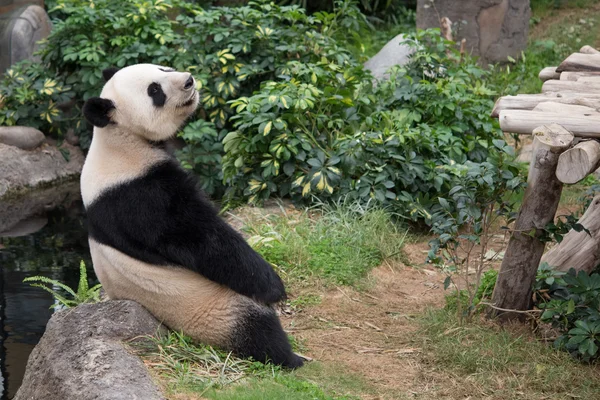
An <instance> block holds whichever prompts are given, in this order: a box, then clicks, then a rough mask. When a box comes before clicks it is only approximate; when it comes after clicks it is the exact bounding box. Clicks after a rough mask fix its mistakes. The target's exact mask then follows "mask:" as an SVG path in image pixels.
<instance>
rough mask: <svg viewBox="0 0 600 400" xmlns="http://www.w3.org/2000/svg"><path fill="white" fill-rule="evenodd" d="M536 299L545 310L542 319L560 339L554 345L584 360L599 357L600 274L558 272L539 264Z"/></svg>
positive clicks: (535, 287) (535, 289) (546, 265)
mask: <svg viewBox="0 0 600 400" xmlns="http://www.w3.org/2000/svg"><path fill="white" fill-rule="evenodd" d="M534 300H535V301H536V303H537V307H539V308H540V309H542V310H544V311H543V313H542V315H541V317H540V320H541V321H542V322H548V323H551V324H552V326H553V327H555V328H557V329H558V330H559V332H560V336H559V337H558V338H557V339H556V340H555V341H554V346H555V347H556V348H559V349H563V350H566V351H568V352H569V353H571V354H572V355H573V356H576V357H578V358H580V359H581V360H583V361H592V360H595V359H597V358H598V356H600V353H599V352H598V349H599V347H600V274H599V273H597V272H594V273H592V274H591V275H588V274H587V273H585V272H584V271H579V273H576V272H575V270H574V269H571V270H570V271H569V272H568V273H565V272H560V271H555V270H553V269H552V268H551V267H550V266H548V264H546V263H544V264H542V265H540V267H539V269H538V273H537V277H536V283H535V286H534Z"/></svg>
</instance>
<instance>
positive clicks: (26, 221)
mask: <svg viewBox="0 0 600 400" xmlns="http://www.w3.org/2000/svg"><path fill="white" fill-rule="evenodd" d="M79 201H81V196H80V194H79V182H78V181H76V180H71V181H68V182H64V183H62V184H60V185H54V186H49V187H43V188H39V189H36V190H31V191H28V192H27V193H24V194H23V195H21V196H10V198H2V199H0V237H4V236H8V237H16V236H25V235H29V234H31V233H34V232H37V231H38V230H40V229H41V228H43V227H44V226H45V225H46V223H47V218H46V217H45V214H46V212H47V211H48V210H53V209H55V208H57V207H59V206H63V207H66V208H73V207H77V206H78V204H77V203H78V202H79Z"/></svg>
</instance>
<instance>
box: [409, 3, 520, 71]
mask: <svg viewBox="0 0 600 400" xmlns="http://www.w3.org/2000/svg"><path fill="white" fill-rule="evenodd" d="M530 16H531V9H530V8H529V0H436V1H435V2H433V1H432V0H418V1H417V28H419V29H427V28H439V27H440V18H443V17H448V18H449V19H450V20H451V21H452V23H453V24H454V26H459V23H461V22H465V24H464V25H460V26H459V28H458V29H457V32H455V35H454V40H455V41H457V42H460V41H461V40H462V39H466V49H467V51H468V52H469V53H471V54H473V55H476V56H480V57H481V62H482V63H484V64H487V63H496V62H499V63H504V62H507V60H508V57H509V56H510V57H512V58H515V59H516V58H518V57H519V56H520V54H521V51H522V50H525V48H526V47H527V34H528V31H529V18H530Z"/></svg>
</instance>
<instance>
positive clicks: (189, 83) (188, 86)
mask: <svg viewBox="0 0 600 400" xmlns="http://www.w3.org/2000/svg"><path fill="white" fill-rule="evenodd" d="M192 86H194V77H193V76H192V74H190V77H189V78H188V79H187V81H185V85H184V86H183V88H184V89H185V90H189V89H191V88H192Z"/></svg>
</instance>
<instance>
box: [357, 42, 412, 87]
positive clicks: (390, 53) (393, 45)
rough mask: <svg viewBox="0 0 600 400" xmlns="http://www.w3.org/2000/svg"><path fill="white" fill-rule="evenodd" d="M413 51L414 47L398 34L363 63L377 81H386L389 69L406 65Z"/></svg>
mask: <svg viewBox="0 0 600 400" xmlns="http://www.w3.org/2000/svg"><path fill="white" fill-rule="evenodd" d="M414 50H415V49H414V47H411V46H409V45H408V44H406V38H405V36H404V35H403V34H399V35H398V36H396V37H395V38H393V39H392V40H390V41H389V42H387V43H386V45H385V46H383V47H382V48H381V50H379V52H378V53H377V54H375V55H374V56H373V57H371V58H370V59H369V60H368V61H367V62H366V63H365V65H364V66H365V69H368V70H369V71H371V74H373V76H374V77H375V78H376V79H378V80H381V79H387V78H388V77H389V74H388V71H389V69H390V68H391V67H393V66H395V65H400V66H402V65H405V64H406V63H408V61H409V60H410V56H411V55H412V54H413V52H414Z"/></svg>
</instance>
